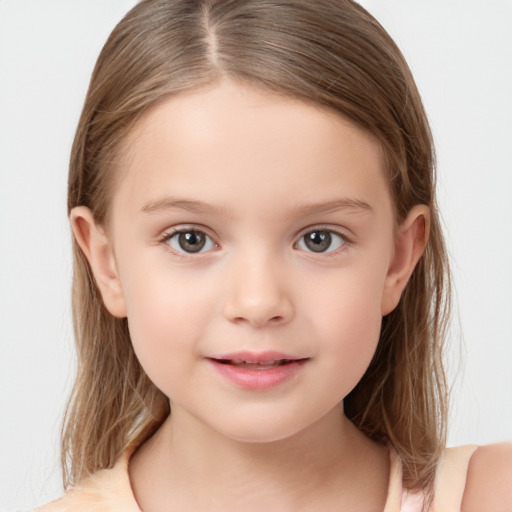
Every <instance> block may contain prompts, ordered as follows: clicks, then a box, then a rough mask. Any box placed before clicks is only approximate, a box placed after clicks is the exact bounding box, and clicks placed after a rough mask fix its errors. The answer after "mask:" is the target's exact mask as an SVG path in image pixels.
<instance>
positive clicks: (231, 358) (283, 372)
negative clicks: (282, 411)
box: [207, 351, 308, 391]
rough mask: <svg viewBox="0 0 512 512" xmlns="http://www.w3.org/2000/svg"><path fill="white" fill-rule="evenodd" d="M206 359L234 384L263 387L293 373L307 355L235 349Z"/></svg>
mask: <svg viewBox="0 0 512 512" xmlns="http://www.w3.org/2000/svg"><path fill="white" fill-rule="evenodd" d="M207 360H208V361H209V362H210V363H211V364H212V366H213V367H214V368H215V369H216V370H217V371H218V372H219V373H220V374H221V375H222V376H223V377H225V378H226V379H228V380H230V381H231V382H233V383H234V384H236V385H237V386H239V387H241V388H243V389H247V390H252V391H263V390H266V389H271V388H274V387H276V386H279V385H280V384H283V383H284V382H286V381H287V380H289V379H291V378H292V377H293V376H295V375H296V374H297V373H298V372H299V370H300V369H301V367H302V366H303V365H304V363H306V362H307V360H308V358H298V357H297V356H291V355H288V354H283V353H281V352H274V351H266V352H257V353H256V352H237V353H234V354H223V355H219V356H213V357H208V358H207Z"/></svg>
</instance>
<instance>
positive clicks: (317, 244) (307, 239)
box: [297, 229, 346, 253]
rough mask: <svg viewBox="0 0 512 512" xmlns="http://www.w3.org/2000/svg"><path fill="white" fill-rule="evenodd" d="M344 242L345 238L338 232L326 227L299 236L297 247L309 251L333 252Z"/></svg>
mask: <svg viewBox="0 0 512 512" xmlns="http://www.w3.org/2000/svg"><path fill="white" fill-rule="evenodd" d="M345 243H346V240H345V238H343V236H341V235H340V234H339V233H336V232H334V231H330V230H328V229H315V230H312V231H309V232H308V233H306V234H305V235H303V236H302V237H301V239H300V240H299V241H298V243H297V247H298V248H299V249H301V250H303V251H310V252H317V253H319V252H333V251H335V250H336V249H339V248H340V247H342V246H343V245H344V244H345Z"/></svg>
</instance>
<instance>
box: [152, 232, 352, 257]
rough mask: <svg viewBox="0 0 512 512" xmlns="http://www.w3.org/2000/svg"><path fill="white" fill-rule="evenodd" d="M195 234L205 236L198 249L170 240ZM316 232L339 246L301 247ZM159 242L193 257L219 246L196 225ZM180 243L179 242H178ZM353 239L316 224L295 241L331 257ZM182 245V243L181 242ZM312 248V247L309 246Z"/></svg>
mask: <svg viewBox="0 0 512 512" xmlns="http://www.w3.org/2000/svg"><path fill="white" fill-rule="evenodd" d="M192 233H193V234H195V235H199V236H203V237H204V238H205V240H204V242H203V244H202V245H201V247H199V249H198V250H197V251H195V252H194V251H186V250H184V249H183V247H181V248H180V249H178V248H174V247H172V246H171V245H170V243H169V242H170V241H171V240H172V239H173V238H175V237H179V236H180V235H187V234H192ZM314 233H317V234H318V233H322V234H328V242H329V247H330V246H331V245H332V243H333V241H332V237H333V236H334V237H337V238H338V239H339V246H338V247H336V248H334V249H329V248H328V250H325V251H315V250H308V248H301V247H299V245H300V244H301V243H302V244H303V245H306V247H307V242H305V237H306V236H307V235H313V234H314ZM159 243H161V244H164V245H166V246H167V247H168V248H169V250H171V251H172V252H173V253H174V254H177V255H179V256H181V257H192V256H194V255H196V254H197V255H198V254H202V253H204V252H210V251H211V250H213V249H216V248H218V247H219V245H218V244H217V243H216V242H215V241H214V240H213V238H212V237H211V236H210V235H208V234H207V233H206V232H205V230H204V229H202V228H196V227H186V228H179V229H173V230H172V231H171V232H167V233H165V234H164V235H163V236H162V237H161V238H160V239H159ZM178 243H179V242H178ZM350 243H351V241H350V239H349V238H348V237H347V236H346V235H344V234H342V233H340V232H338V231H336V230H334V229H332V228H327V227H324V226H316V227H314V228H308V229H307V231H303V232H302V234H301V235H300V237H299V239H298V241H297V242H295V243H294V248H298V249H299V250H302V251H304V252H307V253H310V254H321V255H324V256H327V257H331V256H332V255H333V253H337V252H339V251H340V250H343V249H344V248H345V246H346V245H348V244H350ZM180 245H181V244H180ZM205 245H212V246H213V247H209V248H208V249H207V250H206V251H203V248H204V246H205ZM309 249H310V248H309Z"/></svg>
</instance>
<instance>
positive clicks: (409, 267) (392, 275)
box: [381, 204, 430, 316]
mask: <svg viewBox="0 0 512 512" xmlns="http://www.w3.org/2000/svg"><path fill="white" fill-rule="evenodd" d="M429 227H430V211H429V209H428V207H427V206H426V205H422V204H421V205H416V206H414V207H413V208H412V209H411V210H410V212H409V214H408V215H407V217H406V219H405V220H404V221H403V222H402V224H401V225H400V227H399V228H398V230H397V232H396V234H395V251H394V254H393V258H392V260H391V262H390V265H389V268H388V273H387V275H386V280H385V283H384V290H383V294H382V305H381V310H382V316H385V315H387V314H389V313H391V311H393V309H395V308H396V306H397V305H398V302H399V301H400V297H401V295H402V292H403V291H404V289H405V287H406V285H407V282H408V281H409V278H410V277H411V274H412V272H413V270H414V268H415V267H416V264H417V263H418V261H419V259H420V258H421V255H422V254H423V251H424V250H425V247H426V245H427V241H428V233H429Z"/></svg>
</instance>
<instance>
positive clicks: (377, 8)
mask: <svg viewBox="0 0 512 512" xmlns="http://www.w3.org/2000/svg"><path fill="white" fill-rule="evenodd" d="M361 3H362V4H363V5H364V6H365V7H367V8H368V9H369V10H370V12H372V13H373V14H374V15H375V16H376V17H377V18H378V19H379V20H380V21H381V23H383V25H384V26H385V27H386V28H387V29H388V31H389V32H390V33H391V35H392V36H393V37H394V38H395V40H396V41H397V43H398V44H399V46H400V47H401V48H402V50H403V52H404V53H405V56H406V58H407V59H408V61H409V63H410V65H411V67H412V69H413V72H414V73H415V76H416V79H417V82H418V85H419V88H420V91H421V92H422V95H423V98H424V101H425V105H426V108H427V111H428V113H429V117H430V119H431V122H432V127H433V131H434V134H435V139H436V142H437V147H438V160H439V193H440V200H441V208H442V212H443V215H444V220H445V225H446V231H447V237H448V242H449V248H450V253H451V256H452V258H453V270H454V278H455V287H456V304H457V309H458V318H457V319H456V320H455V321H454V322H453V326H452V336H451V338H452V344H451V349H450V351H449V353H448V359H449V361H450V376H451V382H452V384H453V386H454V394H453V408H452V413H451V421H450V434H449V442H450V444H463V443H488V442H494V441H499V440H512V396H511V391H512V371H511V367H512V169H511V165H512V31H511V30H510V27H511V26H512V2H511V1H510V0H486V1H483V0H416V1H410V0H364V1H362V2H361ZM133 4H134V1H133V0H108V2H107V1H104V0H60V1H59V0H47V1H41V0H3V1H2V0H0V511H2V512H5V511H7V510H10V511H13V510H23V509H26V508H30V507H33V506H36V505H37V504H41V503H42V502H45V501H48V500H50V499H54V498H56V497H57V496H59V495H60V493H61V492H62V491H61V488H60V473H59V465H58V435H59V427H60V419H61V415H62V411H63V407H64V403H65V397H66V395H67V392H68V390H69V387H70V383H71V380H72V375H73V348H72V333H71V320H70V306H69V284H70V278H71V268H70V249H69V239H70V234H69V229H68V226H67V219H66V206H65V189H66V172H67V171H66V166H67V159H68V155H69V150H70V145H71V141H72V137H73V133H74V129H75V127H76V123H77V120H78V116H79V112H80V108H81V104H82V102H83V99H84V96H85V92H86V87H87V83H88V79H89V75H90V73H91V71H92V67H93V65H94V61H95V59H96V57H97V54H98V53H99V50H100V48H101V46H102V44H103V42H104V41H105V39H106V37H107V35H108V33H109V32H110V31H111V29H112V28H113V27H114V25H115V23H116V22H117V21H118V20H119V19H120V18H121V16H122V15H123V14H124V13H125V12H126V11H127V10H128V9H129V8H130V7H131V6H132V5H133Z"/></svg>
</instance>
